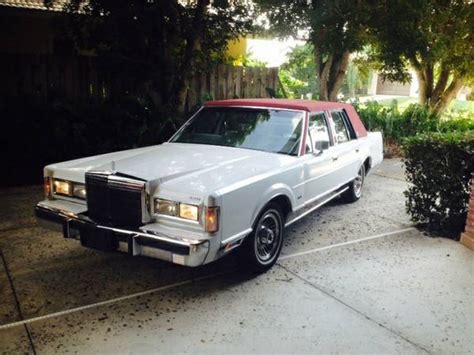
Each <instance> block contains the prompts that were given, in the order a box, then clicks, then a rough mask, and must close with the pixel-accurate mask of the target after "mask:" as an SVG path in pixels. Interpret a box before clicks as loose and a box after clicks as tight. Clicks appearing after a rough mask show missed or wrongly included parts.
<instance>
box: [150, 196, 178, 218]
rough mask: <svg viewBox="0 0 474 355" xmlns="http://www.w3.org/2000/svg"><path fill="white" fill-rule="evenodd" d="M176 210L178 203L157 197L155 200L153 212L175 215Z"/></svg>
mask: <svg viewBox="0 0 474 355" xmlns="http://www.w3.org/2000/svg"><path fill="white" fill-rule="evenodd" d="M177 212H178V203H177V202H173V201H168V200H162V199H159V198H157V199H156V200H155V213H158V214H164V215H167V216H176V214H177Z"/></svg>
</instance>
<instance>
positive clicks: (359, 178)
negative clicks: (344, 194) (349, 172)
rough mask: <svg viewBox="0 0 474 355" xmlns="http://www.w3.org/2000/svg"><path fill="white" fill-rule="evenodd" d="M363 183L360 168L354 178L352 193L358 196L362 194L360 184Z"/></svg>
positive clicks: (362, 171) (362, 170)
mask: <svg viewBox="0 0 474 355" xmlns="http://www.w3.org/2000/svg"><path fill="white" fill-rule="evenodd" d="M363 184H364V169H363V168H360V170H359V173H358V174H357V177H356V178H355V180H354V194H355V195H356V196H357V197H360V195H361V194H362V185H363Z"/></svg>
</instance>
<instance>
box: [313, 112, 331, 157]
mask: <svg viewBox="0 0 474 355" xmlns="http://www.w3.org/2000/svg"><path fill="white" fill-rule="evenodd" d="M308 133H309V135H310V137H311V146H312V150H313V151H314V152H320V151H322V150H325V149H328V148H329V146H330V145H331V139H330V136H329V127H328V124H327V121H326V118H325V116H324V113H317V114H315V115H311V116H310V117H309V127H308Z"/></svg>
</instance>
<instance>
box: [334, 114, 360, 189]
mask: <svg viewBox="0 0 474 355" xmlns="http://www.w3.org/2000/svg"><path fill="white" fill-rule="evenodd" d="M330 116H331V122H332V128H333V130H332V131H333V134H334V135H333V140H334V148H333V149H332V151H331V158H332V160H333V162H334V163H335V165H336V167H335V168H336V169H337V171H338V173H337V174H336V176H335V181H337V183H338V185H342V184H345V183H347V182H349V181H351V180H353V179H354V178H355V177H356V176H357V172H358V170H359V165H360V153H359V151H360V141H359V140H358V139H357V137H356V134H355V131H354V128H353V127H352V124H351V122H350V120H349V117H348V116H347V114H346V112H345V111H344V110H333V111H331V112H330Z"/></svg>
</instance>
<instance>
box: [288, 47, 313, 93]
mask: <svg viewBox="0 0 474 355" xmlns="http://www.w3.org/2000/svg"><path fill="white" fill-rule="evenodd" d="M315 72H316V65H315V63H314V50H313V46H312V45H311V44H308V43H307V44H304V45H302V46H296V47H295V48H293V50H292V51H291V52H290V53H289V54H288V61H287V62H286V63H285V64H283V65H282V66H281V67H280V70H279V76H280V80H281V83H282V85H283V86H284V87H285V91H286V92H287V94H288V95H289V96H290V97H294V98H299V97H301V96H302V95H303V96H304V95H306V94H313V96H314V97H316V96H319V95H318V94H319V85H318V82H317V80H316V76H315Z"/></svg>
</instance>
